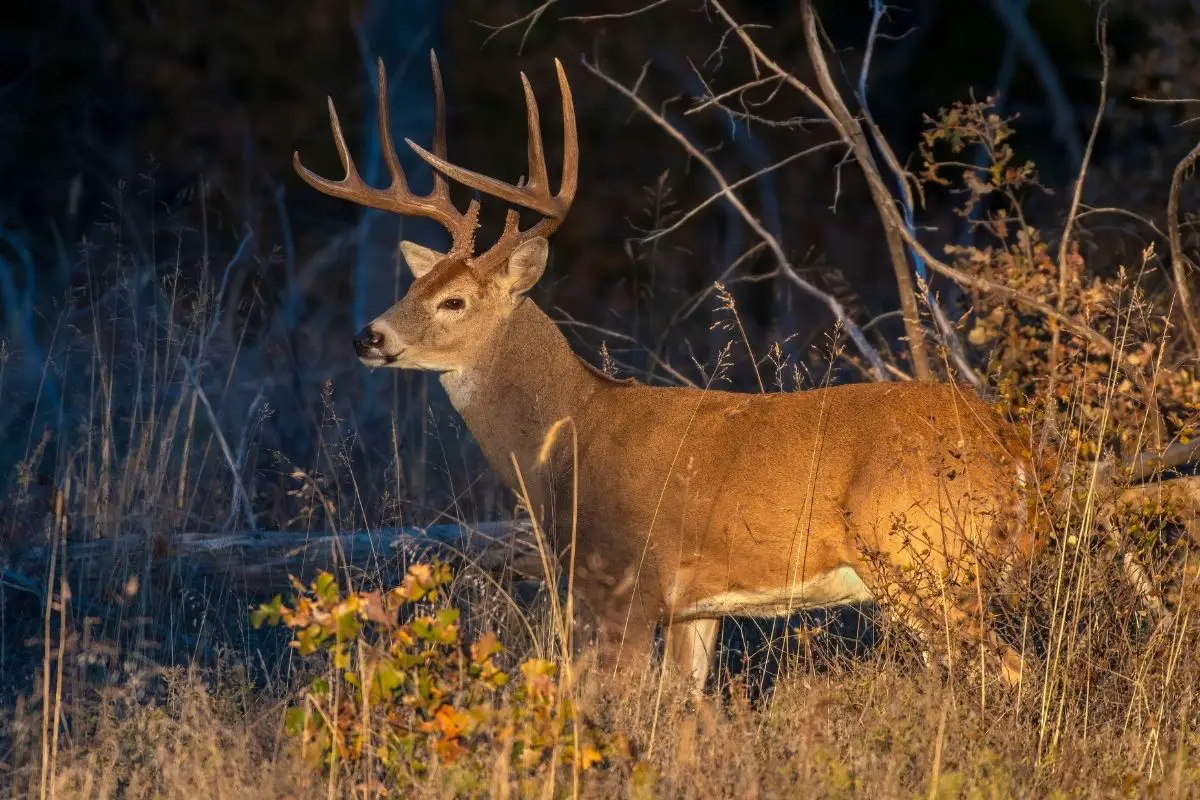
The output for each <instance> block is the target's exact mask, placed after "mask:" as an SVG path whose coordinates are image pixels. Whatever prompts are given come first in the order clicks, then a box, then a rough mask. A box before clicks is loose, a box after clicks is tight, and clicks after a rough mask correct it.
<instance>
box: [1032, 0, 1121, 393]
mask: <svg viewBox="0 0 1200 800" xmlns="http://www.w3.org/2000/svg"><path fill="white" fill-rule="evenodd" d="M1096 26H1097V32H1096V38H1097V39H1098V43H1099V45H1100V58H1101V59H1102V61H1103V71H1102V72H1101V73H1100V102H1099V103H1097V104H1096V117H1095V119H1093V120H1092V131H1091V133H1090V134H1088V140H1087V147H1086V148H1085V149H1084V151H1083V158H1082V160H1081V161H1080V162H1079V174H1078V176H1077V177H1076V178H1075V192H1074V193H1073V194H1072V195H1071V209H1070V211H1069V212H1068V213H1067V222H1066V224H1065V225H1064V226H1063V234H1062V241H1060V242H1059V243H1058V300H1057V303H1056V307H1057V308H1058V310H1059V311H1060V312H1061V311H1062V310H1063V309H1065V308H1066V306H1067V275H1068V272H1069V267H1068V264H1067V254H1068V252H1070V248H1071V232H1072V229H1073V227H1074V225H1075V216H1076V215H1077V214H1078V213H1079V201H1080V199H1081V198H1082V197H1083V184H1084V181H1085V180H1087V168H1088V162H1090V161H1091V158H1092V149H1093V148H1094V147H1095V145H1096V135H1097V134H1098V133H1099V132H1100V123H1101V121H1102V120H1103V119H1104V109H1105V107H1106V106H1107V105H1108V65H1109V61H1108V19H1107V18H1106V17H1105V16H1104V10H1103V8H1102V9H1101V10H1100V18H1099V19H1098V20H1097V21H1096ZM1060 348H1061V331H1060V330H1059V327H1058V325H1056V324H1054V323H1053V322H1052V323H1051V324H1050V388H1049V389H1047V391H1046V395H1047V396H1048V397H1053V396H1054V382H1055V379H1056V378H1057V376H1058V362H1059V359H1060V355H1061V352H1060Z"/></svg>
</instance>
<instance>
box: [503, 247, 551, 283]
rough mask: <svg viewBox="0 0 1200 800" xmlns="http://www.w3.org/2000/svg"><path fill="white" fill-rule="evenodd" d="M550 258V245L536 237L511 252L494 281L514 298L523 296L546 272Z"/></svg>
mask: <svg viewBox="0 0 1200 800" xmlns="http://www.w3.org/2000/svg"><path fill="white" fill-rule="evenodd" d="M549 256H550V243H549V242H547V241H546V240H545V239H544V238H543V237H541V236H538V237H536V238H534V239H530V240H529V241H527V242H522V243H521V245H520V246H519V247H518V248H517V249H516V250H513V252H512V255H511V256H509V257H508V263H507V264H505V266H504V269H503V270H500V272H499V274H497V276H496V281H497V282H498V283H499V284H500V285H501V286H503V287H504V288H505V289H507V290H508V292H509V294H511V295H513V296H514V297H515V296H517V295H522V294H525V292H528V291H529V290H530V289H532V288H533V285H534V284H535V283H537V282H538V279H539V278H541V277H542V273H543V272H545V271H546V259H547V258H549Z"/></svg>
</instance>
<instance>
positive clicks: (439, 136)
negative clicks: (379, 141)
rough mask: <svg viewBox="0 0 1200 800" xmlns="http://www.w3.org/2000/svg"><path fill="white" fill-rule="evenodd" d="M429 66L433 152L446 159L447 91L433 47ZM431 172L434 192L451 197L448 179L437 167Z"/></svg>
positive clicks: (440, 195) (436, 194) (430, 52)
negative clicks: (431, 78)
mask: <svg viewBox="0 0 1200 800" xmlns="http://www.w3.org/2000/svg"><path fill="white" fill-rule="evenodd" d="M429 67H430V69H431V70H432V72H433V152H434V154H435V155H436V156H437V157H438V158H440V159H442V160H443V161H444V160H445V159H446V152H447V151H446V91H445V89H444V88H443V85H442V69H441V67H440V66H439V65H438V60H437V52H436V51H435V50H433V49H432V48H431V49H430V50H429ZM405 141H406V142H407V141H408V140H407V139H405ZM409 144H410V145H411V144H412V142H409ZM430 172H432V173H433V194H434V195H435V196H437V197H449V196H450V186H449V184H447V183H446V179H445V178H444V177H442V174H441V173H440V172H438V171H437V170H436V169H431V170H430Z"/></svg>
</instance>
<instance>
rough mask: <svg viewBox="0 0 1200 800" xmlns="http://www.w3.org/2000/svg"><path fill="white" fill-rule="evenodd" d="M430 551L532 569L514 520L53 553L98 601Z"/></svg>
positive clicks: (367, 571)
mask: <svg viewBox="0 0 1200 800" xmlns="http://www.w3.org/2000/svg"><path fill="white" fill-rule="evenodd" d="M50 556H51V552H50V547H49V546H43V547H38V548H33V549H31V550H29V551H27V552H26V553H25V554H24V555H23V556H22V558H21V559H20V561H19V562H18V564H16V565H14V566H13V567H12V568H10V569H8V570H6V574H5V585H6V586H8V587H9V588H12V589H18V590H25V591H32V592H37V593H39V594H40V595H44V589H45V586H46V579H47V577H48V572H49V564H50V560H51V559H50ZM433 557H438V558H442V559H448V560H452V561H457V562H459V563H469V564H471V565H473V566H476V567H478V568H480V569H483V570H486V571H489V572H495V571H498V570H504V569H511V570H514V571H515V572H516V573H518V574H524V575H530V574H532V575H535V576H537V575H539V573H540V571H541V568H540V558H539V557H538V555H537V550H536V546H535V544H534V541H533V535H532V530H531V528H530V526H529V525H528V524H527V523H524V522H518V521H509V522H480V523H470V524H467V523H462V524H459V523H450V524H441V525H431V526H429V527H427V528H382V529H376V530H358V531H348V532H344V533H328V532H293V531H258V532H245V531H242V532H233V533H190V532H185V533H171V534H153V533H152V534H148V535H136V534H131V535H125V536H119V537H113V538H110V539H103V540H99V541H93V542H85V543H79V542H71V541H68V542H67V543H66V545H65V546H64V547H63V548H62V550H61V551H60V553H59V556H58V558H59V563H60V564H65V566H66V578H67V583H68V586H69V587H70V590H71V593H72V595H73V596H74V597H75V598H76V599H77V600H78V599H81V598H85V597H86V598H89V599H92V600H96V601H100V602H104V601H106V600H107V599H110V598H111V597H112V596H113V595H114V594H116V595H120V594H125V595H132V594H135V593H136V592H137V588H138V587H139V586H141V587H146V586H156V587H159V588H165V587H166V586H168V585H180V584H182V585H185V586H203V587H207V588H208V589H209V590H212V589H215V588H217V587H223V588H224V589H226V590H233V591H234V592H235V593H236V594H237V595H239V598H242V599H252V600H253V599H258V598H262V597H268V598H269V597H270V596H271V595H273V594H276V593H282V594H285V595H286V594H287V593H288V592H289V591H291V580H290V576H295V577H296V578H298V579H300V580H301V581H305V582H307V581H310V580H312V578H313V577H315V576H316V574H317V573H318V572H320V571H322V570H325V571H330V572H335V573H336V574H338V575H339V576H345V577H347V578H349V579H350V580H359V579H362V578H364V577H375V578H379V579H388V578H392V579H398V578H399V577H400V576H402V575H403V573H404V571H405V570H406V569H407V567H408V565H409V564H412V563H415V562H417V561H420V560H423V559H429V558H433ZM131 581H132V583H131ZM55 584H57V578H56V579H55Z"/></svg>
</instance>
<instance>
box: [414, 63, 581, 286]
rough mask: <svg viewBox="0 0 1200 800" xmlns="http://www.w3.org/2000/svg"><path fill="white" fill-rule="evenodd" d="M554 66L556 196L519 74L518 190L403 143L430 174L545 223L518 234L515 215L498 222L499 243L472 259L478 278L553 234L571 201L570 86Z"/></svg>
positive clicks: (574, 179) (575, 177)
mask: <svg viewBox="0 0 1200 800" xmlns="http://www.w3.org/2000/svg"><path fill="white" fill-rule="evenodd" d="M554 66H555V68H556V69H557V70H558V88H559V91H560V92H561V93H562V113H563V171H562V183H561V185H560V186H559V190H558V194H556V195H551V194H550V178H549V176H548V175H547V174H546V153H545V151H544V150H543V149H542V129H541V120H540V116H539V114H538V106H537V99H536V98H535V97H534V96H533V88H532V87H531V86H530V85H529V79H528V78H526V77H525V73H524V72H522V73H521V84H522V85H523V86H524V87H525V109H526V114H527V118H528V125H529V179H528V180H526V181H524V182H522V183H521V184H518V185H516V186H514V185H513V184H511V183H505V182H504V181H500V180H497V179H495V178H491V177H488V176H487V175H481V174H480V173H478V172H472V171H471V170H469V169H465V168H463V167H459V166H457V165H455V164H451V163H450V162H448V161H446V158H445V154H444V153H442V152H438V150H437V146H436V144H435V146H434V152H432V153H430V152H429V151H428V150H426V149H424V148H423V147H421V146H420V145H418V144H417V143H416V142H414V141H412V140H411V139H405V140H404V141H405V142H407V143H408V146H409V147H411V148H412V149H413V150H414V151H415V152H416V153H417V155H419V156H420V157H421V158H423V159H425V162H426V163H427V164H429V166H431V167H433V168H434V170H435V171H436V172H440V173H442V174H443V175H445V176H446V177H448V178H450V179H452V180H455V181H457V182H459V183H461V184H463V185H464V186H469V187H471V188H472V189H476V190H477V191H480V192H483V193H484V194H489V195H492V196H493V197H499V198H500V199H502V200H507V201H508V202H510V203H513V204H514V205H518V206H522V207H524V208H528V209H531V210H533V211H536V212H538V213H539V214H542V215H543V216H544V217H545V219H543V220H541V221H539V222H538V223H536V224H535V225H534V226H533V227H532V228H530V229H528V230H525V231H522V230H521V229H520V221H521V218H520V214H519V213H518V212H517V211H515V210H510V211H509V212H508V214H507V215H506V217H505V219H504V231H503V232H502V233H501V234H500V238H499V239H498V240H497V241H496V243H495V244H494V245H492V246H491V247H490V248H488V250H487V251H486V252H485V253H483V254H482V255H480V256H478V257H477V258H475V259H473V261H474V263H475V265H476V267H477V268H478V269H479V270H480V271H481V272H484V273H486V272H487V271H488V270H491V269H495V268H496V267H498V266H500V265H501V264H502V263H503V262H504V261H505V260H506V259H507V258H508V256H509V255H510V254H511V253H512V251H513V250H514V249H516V248H517V247H518V246H519V245H521V244H522V243H523V242H526V241H528V240H529V239H533V238H535V237H538V236H542V237H545V236H549V235H550V234H551V233H553V232H554V231H555V230H557V229H558V226H559V225H561V224H562V221H563V219H564V218H565V217H566V215H567V211H568V210H569V209H570V208H571V202H572V201H573V200H574V199H575V189H576V188H577V187H578V185H579V134H578V131H577V130H576V128H575V105H574V102H573V100H572V97H571V85H570V83H568V82H567V73H566V71H565V70H563V65H562V63H561V62H560V61H559V60H558V59H557V58H556V59H554Z"/></svg>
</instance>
